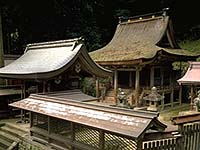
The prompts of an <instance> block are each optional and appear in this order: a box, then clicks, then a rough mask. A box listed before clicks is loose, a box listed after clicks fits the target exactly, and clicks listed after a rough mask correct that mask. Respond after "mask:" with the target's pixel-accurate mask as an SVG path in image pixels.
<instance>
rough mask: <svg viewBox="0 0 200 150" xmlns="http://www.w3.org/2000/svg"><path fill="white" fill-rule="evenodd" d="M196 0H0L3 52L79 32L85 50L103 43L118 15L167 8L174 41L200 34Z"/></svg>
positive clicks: (20, 49) (16, 52)
mask: <svg viewBox="0 0 200 150" xmlns="http://www.w3.org/2000/svg"><path fill="white" fill-rule="evenodd" d="M197 2H198V1H197V0H196V1H194V0H190V1H187V0H1V1H0V7H1V15H2V28H3V40H4V51H5V53H12V54H21V53H23V51H24V48H25V46H26V44H28V43H35V42H44V41H51V40H63V39H69V38H74V37H80V36H82V37H83V38H84V39H85V44H86V46H87V48H88V51H93V50H96V49H98V48H100V47H102V46H104V45H106V44H107V43H108V42H109V41H110V40H111V39H112V37H113V34H114V31H115V28H116V26H117V24H118V20H119V17H121V16H124V17H131V16H136V15H142V14H146V13H153V12H157V11H161V10H163V8H167V7H168V8H169V10H168V14H169V16H170V17H171V19H172V22H173V25H174V30H175V36H176V38H177V40H178V41H183V40H185V39H190V40H197V39H199V38H200V17H199V14H200V13H199V12H200V9H199V8H198V6H199V5H198V4H197Z"/></svg>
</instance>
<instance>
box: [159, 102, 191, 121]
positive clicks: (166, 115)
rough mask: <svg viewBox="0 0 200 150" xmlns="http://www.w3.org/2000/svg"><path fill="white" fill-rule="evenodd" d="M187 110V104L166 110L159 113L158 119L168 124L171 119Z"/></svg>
mask: <svg viewBox="0 0 200 150" xmlns="http://www.w3.org/2000/svg"><path fill="white" fill-rule="evenodd" d="M189 110H190V105H189V104H182V105H180V106H176V107H174V108H169V109H166V110H164V111H161V112H160V115H159V117H160V118H161V120H163V121H169V122H170V118H171V117H174V116H177V115H178V114H179V113H180V112H183V111H189Z"/></svg>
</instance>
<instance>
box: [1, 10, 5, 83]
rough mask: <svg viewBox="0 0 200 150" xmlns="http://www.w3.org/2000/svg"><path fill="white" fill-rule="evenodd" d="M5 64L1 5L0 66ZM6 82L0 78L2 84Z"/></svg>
mask: <svg viewBox="0 0 200 150" xmlns="http://www.w3.org/2000/svg"><path fill="white" fill-rule="evenodd" d="M3 66H4V51H3V30H2V19H1V7H0V67H3ZM3 84H5V82H4V80H3V79H1V78H0V85H3Z"/></svg>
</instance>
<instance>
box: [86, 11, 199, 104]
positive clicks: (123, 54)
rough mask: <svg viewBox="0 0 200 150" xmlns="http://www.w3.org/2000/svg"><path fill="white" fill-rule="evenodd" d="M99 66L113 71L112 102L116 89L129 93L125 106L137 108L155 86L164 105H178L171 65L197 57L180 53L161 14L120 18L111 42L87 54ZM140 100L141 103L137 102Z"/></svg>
mask: <svg viewBox="0 0 200 150" xmlns="http://www.w3.org/2000/svg"><path fill="white" fill-rule="evenodd" d="M90 56H91V57H92V59H93V60H94V61H95V62H97V63H98V64H99V65H101V66H103V67H105V68H109V69H110V70H113V72H114V77H113V79H112V80H111V82H112V85H113V91H114V93H115V94H114V97H113V101H115V103H118V102H117V91H118V88H122V89H123V88H124V89H127V88H128V89H130V90H131V93H132V95H130V97H129V102H130V103H131V104H133V105H134V104H135V105H136V106H139V105H140V103H142V99H143V97H144V96H145V95H146V94H149V93H150V89H151V88H152V87H153V86H155V87H156V88H157V89H158V92H159V93H160V94H162V95H164V96H165V99H164V105H171V106H173V105H174V104H175V103H178V104H181V97H182V89H181V86H179V85H178V84H177V81H176V80H177V79H178V78H179V77H180V71H175V70H173V66H172V64H173V62H175V61H178V62H181V61H189V60H195V59H196V58H197V57H198V56H200V55H199V54H196V53H192V52H189V51H187V50H184V49H181V48H180V47H179V45H178V43H177V42H176V39H175V36H174V31H173V27H172V21H171V20H170V18H169V16H168V15H167V13H166V12H165V11H162V12H158V13H154V14H147V15H142V16H136V17H132V18H121V19H120V21H119V24H118V25H117V27H116V31H115V34H114V36H113V38H112V40H111V41H110V42H109V43H108V44H107V45H106V46H105V47H103V48H101V49H98V50H96V51H93V52H90ZM140 100H141V101H140Z"/></svg>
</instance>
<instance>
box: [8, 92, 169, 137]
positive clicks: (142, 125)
mask: <svg viewBox="0 0 200 150" xmlns="http://www.w3.org/2000/svg"><path fill="white" fill-rule="evenodd" d="M10 106H13V107H18V108H21V109H25V110H28V111H32V112H36V113H41V114H45V115H48V116H52V117H56V118H60V119H64V120H68V121H72V122H75V123H79V124H83V125H88V126H92V127H95V128H99V129H103V130H106V131H110V132H114V133H118V134H122V135H125V136H128V137H132V138H138V137H140V136H141V135H142V134H143V133H144V132H145V131H146V130H148V129H149V128H150V127H152V126H156V127H158V128H159V129H160V130H163V129H164V128H165V127H166V126H165V125H164V124H162V123H161V122H159V121H158V120H157V116H158V114H155V113H148V112H139V111H129V110H124V109H117V108H112V107H105V106H97V105H92V104H85V103H80V102H75V101H63V100H61V99H60V98H55V97H44V96H41V95H31V96H30V97H29V98H26V99H23V100H21V101H18V102H14V103H12V104H10Z"/></svg>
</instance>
